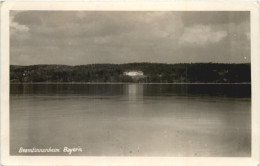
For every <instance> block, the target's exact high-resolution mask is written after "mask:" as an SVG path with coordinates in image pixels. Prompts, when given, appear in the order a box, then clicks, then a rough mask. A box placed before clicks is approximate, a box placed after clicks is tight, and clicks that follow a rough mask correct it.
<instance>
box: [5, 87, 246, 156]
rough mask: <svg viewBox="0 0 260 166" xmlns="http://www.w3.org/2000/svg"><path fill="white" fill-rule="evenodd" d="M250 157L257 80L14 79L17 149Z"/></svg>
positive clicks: (12, 137)
mask: <svg viewBox="0 0 260 166" xmlns="http://www.w3.org/2000/svg"><path fill="white" fill-rule="evenodd" d="M20 147H23V148H28V149H29V148H34V147H35V148H50V147H52V148H61V149H63V148H64V147H68V148H77V147H80V148H81V149H82V152H74V153H72V154H71V155H77V156H78V155H81V156H174V157H178V156H181V157H196V156H203V157H210V156H211V157H231V156H232V157H248V156H251V85H250V84H11V85H10V154H11V155H68V153H64V152H60V153H19V149H20Z"/></svg>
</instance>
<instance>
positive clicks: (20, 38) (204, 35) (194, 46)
mask: <svg viewBox="0 0 260 166" xmlns="http://www.w3.org/2000/svg"><path fill="white" fill-rule="evenodd" d="M132 62H154V63H169V64H174V63H208V62H212V63H249V62H250V12H248V11H151V12H146V11H11V12H10V63H11V64H13V65H35V64H65V65H84V64H96V63H113V64H122V63H132Z"/></svg>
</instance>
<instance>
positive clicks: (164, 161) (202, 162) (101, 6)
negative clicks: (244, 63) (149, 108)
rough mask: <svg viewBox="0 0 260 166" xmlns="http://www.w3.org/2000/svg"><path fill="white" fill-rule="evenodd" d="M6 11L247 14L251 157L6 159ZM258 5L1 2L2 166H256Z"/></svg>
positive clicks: (259, 88)
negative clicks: (249, 55)
mask: <svg viewBox="0 0 260 166" xmlns="http://www.w3.org/2000/svg"><path fill="white" fill-rule="evenodd" d="M9 10H89V11H94V10H95V11H154V10H156V11H250V15H251V71H252V72H251V74H252V84H251V85H252V156H251V157H248V158H246V157H244V158H243V157H241V158H233V157H197V158H196V157H87V156H86V157H82V156H58V157H57V156H51V157H50V156H10V155H9ZM258 12H259V3H258V2H253V1H233V2H232V1H229V2H228V1H219V2H217V1H210V2H209V1H208V2H201V1H186V2H183V1H182V2H180V1H178V2H176V1H175V2H169V1H168V2H166V1H161V2H158V1H157V2H155V1H151V2H147V1H146V2H145V1H143V2H137V1H136V2H133V1H132V2H129V1H128V2H112V1H110V2H109V1H106V2H46V1H45V2H4V4H3V5H2V10H1V20H2V24H1V34H2V36H1V48H2V49H1V111H2V112H1V114H2V117H1V141H2V149H1V155H2V156H1V157H2V163H1V164H2V165H156V166H158V165H162V166H168V165H174V166H183V165H184V166H195V165H196V166H231V165H235V166H256V165H257V164H258V163H259V148H260V144H259V138H260V137H259V131H260V127H259V125H260V114H259V112H260V109H259V108H260V107H259V100H260V86H259V83H260V58H259V47H258V44H259V22H258V21H259V13H258Z"/></svg>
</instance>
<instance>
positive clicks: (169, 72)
mask: <svg viewBox="0 0 260 166" xmlns="http://www.w3.org/2000/svg"><path fill="white" fill-rule="evenodd" d="M126 71H142V72H143V74H144V76H143V77H138V78H135V77H131V76H127V75H125V74H124V72H126ZM10 81H11V82H13V83H14V82H15V83H17V82H22V83H23V82H24V83H28V82H139V83H250V82H251V70H250V64H249V63H247V64H218V63H194V64H193V63H191V64H184V63H183V64H161V63H128V64H90V65H79V66H67V65H32V66H17V65H11V66H10Z"/></svg>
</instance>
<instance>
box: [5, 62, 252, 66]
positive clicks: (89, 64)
mask: <svg viewBox="0 0 260 166" xmlns="http://www.w3.org/2000/svg"><path fill="white" fill-rule="evenodd" d="M141 63H143V64H167V65H175V64H251V62H244V63H243V62H241V63H235V62H234V63H224V62H195V63H194V62H179V63H159V62H129V63H89V64H77V65H69V64H30V65H18V64H9V66H41V65H49V66H54V65H60V66H84V65H125V64H141Z"/></svg>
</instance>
